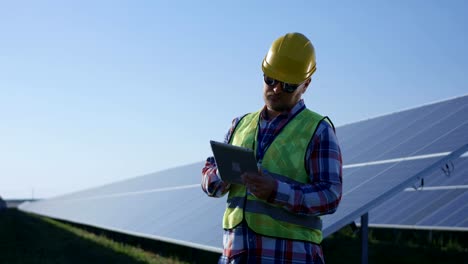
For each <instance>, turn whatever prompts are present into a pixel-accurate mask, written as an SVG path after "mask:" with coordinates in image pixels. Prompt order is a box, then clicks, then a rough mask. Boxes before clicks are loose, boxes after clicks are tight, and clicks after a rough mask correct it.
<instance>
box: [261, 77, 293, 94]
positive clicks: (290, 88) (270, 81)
mask: <svg viewBox="0 0 468 264" xmlns="http://www.w3.org/2000/svg"><path fill="white" fill-rule="evenodd" d="M263 81H264V82H265V84H266V85H268V86H269V87H275V86H276V85H277V84H278V83H280V84H281V87H283V91H285V92H287V93H294V91H296V89H297V87H299V86H301V84H302V83H300V84H292V83H286V82H282V81H278V80H275V79H273V78H271V77H268V76H266V75H263Z"/></svg>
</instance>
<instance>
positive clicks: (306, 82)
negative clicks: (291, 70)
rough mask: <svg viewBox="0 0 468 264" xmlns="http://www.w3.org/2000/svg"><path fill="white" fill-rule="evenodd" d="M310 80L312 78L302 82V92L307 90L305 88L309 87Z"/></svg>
mask: <svg viewBox="0 0 468 264" xmlns="http://www.w3.org/2000/svg"><path fill="white" fill-rule="evenodd" d="M311 81H312V78H309V79H307V81H305V82H304V88H303V89H302V93H305V92H306V91H307V88H309V84H310V82H311Z"/></svg>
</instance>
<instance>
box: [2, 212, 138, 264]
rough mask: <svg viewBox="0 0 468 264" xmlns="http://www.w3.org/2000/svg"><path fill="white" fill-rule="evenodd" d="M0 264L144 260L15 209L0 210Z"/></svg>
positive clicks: (128, 261)
mask: <svg viewBox="0 0 468 264" xmlns="http://www.w3.org/2000/svg"><path fill="white" fill-rule="evenodd" d="M0 263H12V264H13V263H128V264H133V263H145V262H142V261H139V260H136V259H134V258H132V257H130V256H128V255H125V254H123V253H119V252H116V251H114V250H113V249H110V248H106V247H104V246H102V245H99V244H97V243H96V242H93V241H90V240H88V239H85V238H81V237H79V236H77V235H75V234H73V233H71V232H69V231H67V230H64V229H62V228H59V227H57V226H54V225H53V224H51V223H49V222H47V221H44V220H42V219H41V218H39V217H35V216H31V215H28V214H25V213H22V212H19V211H17V210H16V209H9V210H6V211H3V212H0Z"/></svg>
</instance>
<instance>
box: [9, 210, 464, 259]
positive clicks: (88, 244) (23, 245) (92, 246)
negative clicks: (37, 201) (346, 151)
mask: <svg viewBox="0 0 468 264" xmlns="http://www.w3.org/2000/svg"><path fill="white" fill-rule="evenodd" d="M360 245H361V243H360V239H359V237H358V235H356V234H354V233H353V232H352V231H351V229H350V228H349V227H345V228H343V229H342V230H341V231H339V232H337V233H335V234H333V235H332V236H330V237H328V238H327V239H325V240H324V241H323V250H324V254H325V260H326V262H327V263H328V264H334V263H360V258H361V253H360V252H361V251H360V250H361V249H360ZM218 257H219V254H216V253H211V252H203V251H200V250H195V249H188V248H185V247H182V246H177V245H170V244H166V243H163V242H158V241H154V240H150V239H142V238H136V237H132V236H127V235H123V234H119V233H115V232H110V231H105V230H102V229H97V228H90V227H85V226H79V225H72V224H68V223H64V222H60V221H56V220H52V219H50V218H45V217H39V216H35V215H30V214H26V213H23V212H20V211H17V210H16V209H9V210H6V211H4V212H0V264H3V263H8V264H10V263H11V264H15V263H41V264H42V263H43V264H49V263H128V264H133V263H169V264H170V263H174V264H183V263H216V262H217V258H218ZM369 263H382V264H386V263H428V264H432V263H457V264H458V263H467V264H468V236H467V233H466V232H441V231H439V232H436V231H433V232H428V231H414V230H390V229H370V230H369Z"/></svg>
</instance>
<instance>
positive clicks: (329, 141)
mask: <svg viewBox="0 0 468 264" xmlns="http://www.w3.org/2000/svg"><path fill="white" fill-rule="evenodd" d="M306 162H307V163H306V168H307V170H308V172H309V178H310V183H308V184H291V183H285V182H281V181H277V188H276V190H274V191H273V193H272V194H271V195H270V198H269V199H268V200H269V202H271V203H274V204H277V205H280V206H282V207H283V208H285V209H286V210H288V211H290V212H292V213H296V214H302V215H324V214H331V213H334V212H335V211H336V209H337V208H338V204H339V203H340V201H341V196H342V158H341V150H340V147H339V144H338V139H337V137H336V135H335V131H334V129H333V128H332V126H331V125H330V124H329V123H328V122H326V121H322V122H321V123H320V124H319V126H318V128H317V131H316V133H315V135H314V137H313V138H312V141H311V142H310V144H309V148H308V149H307V153H306Z"/></svg>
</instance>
